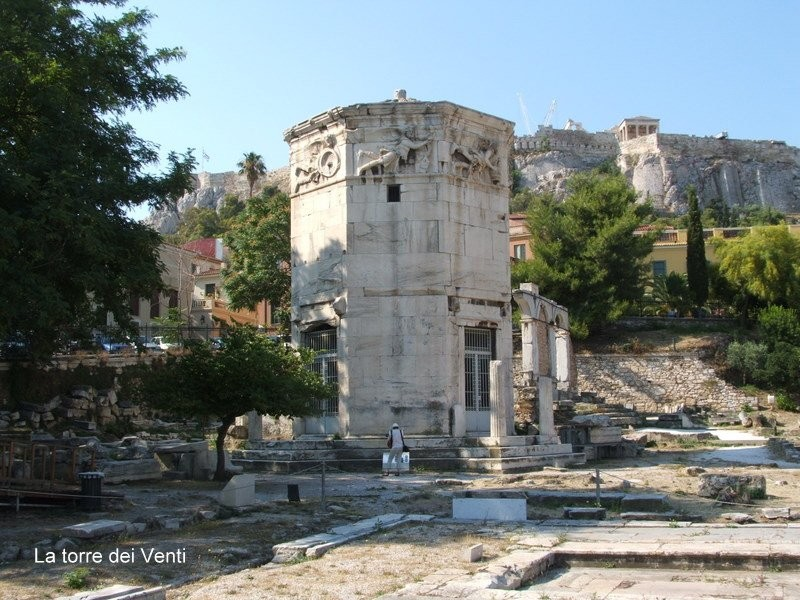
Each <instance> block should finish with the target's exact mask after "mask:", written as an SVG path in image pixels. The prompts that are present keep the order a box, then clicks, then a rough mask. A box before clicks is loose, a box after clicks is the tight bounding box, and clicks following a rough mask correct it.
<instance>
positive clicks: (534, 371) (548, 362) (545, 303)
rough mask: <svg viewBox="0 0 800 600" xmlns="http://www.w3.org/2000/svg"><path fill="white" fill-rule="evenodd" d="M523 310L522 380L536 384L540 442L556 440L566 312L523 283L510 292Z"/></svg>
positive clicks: (564, 375)
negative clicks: (555, 399)
mask: <svg viewBox="0 0 800 600" xmlns="http://www.w3.org/2000/svg"><path fill="white" fill-rule="evenodd" d="M512 295H513V297H514V300H515V301H516V303H517V305H518V306H519V308H520V311H521V312H522V319H521V327H522V383H523V385H524V386H526V387H534V386H535V387H536V388H537V395H538V400H539V402H538V404H539V415H538V417H539V422H538V427H539V436H538V438H539V439H538V441H539V443H540V444H557V443H559V439H558V435H556V431H555V423H554V420H553V397H554V395H555V393H556V390H557V387H558V385H562V386H567V387H568V386H569V383H570V381H569V378H570V372H571V369H570V364H569V361H570V356H571V353H570V351H569V343H570V337H569V312H568V311H567V309H566V308H564V307H563V306H561V305H559V304H556V303H555V302H553V301H552V300H548V299H547V298H544V297H543V296H540V295H539V288H538V287H537V286H536V285H534V284H532V283H523V284H521V285H520V288H519V289H518V290H514V291H513V292H512Z"/></svg>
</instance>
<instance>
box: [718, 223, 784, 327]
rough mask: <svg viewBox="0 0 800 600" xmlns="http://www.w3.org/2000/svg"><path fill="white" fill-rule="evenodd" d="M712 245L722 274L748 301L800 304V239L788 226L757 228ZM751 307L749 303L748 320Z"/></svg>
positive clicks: (745, 313)
mask: <svg viewBox="0 0 800 600" xmlns="http://www.w3.org/2000/svg"><path fill="white" fill-rule="evenodd" d="M713 243H714V247H715V250H716V254H717V258H718V260H719V272H720V274H721V275H722V276H723V277H725V279H727V280H728V281H729V282H730V283H731V284H732V285H733V286H734V287H735V288H738V289H739V290H741V291H742V292H743V293H744V294H746V297H747V298H748V299H755V300H756V301H759V302H761V303H763V304H767V305H768V304H779V305H782V306H790V305H793V306H796V305H797V304H798V302H800V239H798V238H796V237H795V236H793V235H792V234H791V233H790V232H789V230H788V229H787V228H786V226H784V225H776V226H771V227H754V228H753V229H752V230H751V231H750V232H749V233H748V234H747V235H744V236H742V237H737V238H730V239H719V238H716V239H715V240H714V242H713ZM748 307H749V302H748V303H747V304H746V305H745V307H744V309H743V316H744V318H745V319H746V318H747V317H748Z"/></svg>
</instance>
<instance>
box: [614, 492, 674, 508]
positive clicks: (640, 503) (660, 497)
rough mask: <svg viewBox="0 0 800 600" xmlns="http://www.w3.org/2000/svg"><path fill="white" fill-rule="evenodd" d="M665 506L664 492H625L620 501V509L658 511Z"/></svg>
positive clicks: (665, 496)
mask: <svg viewBox="0 0 800 600" xmlns="http://www.w3.org/2000/svg"><path fill="white" fill-rule="evenodd" d="M665 508H667V495H666V494H626V495H625V496H623V497H622V500H621V501H620V510H624V511H658V510H664V509H665Z"/></svg>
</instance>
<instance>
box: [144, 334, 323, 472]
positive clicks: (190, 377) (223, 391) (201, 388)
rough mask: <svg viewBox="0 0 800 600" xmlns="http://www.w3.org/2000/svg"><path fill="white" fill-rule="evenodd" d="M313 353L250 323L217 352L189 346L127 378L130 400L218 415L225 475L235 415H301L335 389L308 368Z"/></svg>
mask: <svg viewBox="0 0 800 600" xmlns="http://www.w3.org/2000/svg"><path fill="white" fill-rule="evenodd" d="M312 360H313V353H311V352H310V351H307V350H304V349H300V350H295V349H293V348H290V347H286V346H285V345H284V344H282V343H278V342H274V341H272V340H270V339H269V338H268V337H267V336H265V335H262V334H259V333H257V332H256V331H255V330H254V329H253V328H251V327H234V328H232V329H231V330H230V333H229V335H228V336H227V337H226V338H225V344H224V345H223V346H222V348H221V349H220V350H218V351H215V350H212V348H211V347H210V345H209V344H207V343H200V344H195V345H193V346H192V347H191V349H190V350H189V352H188V353H186V354H185V355H183V356H168V357H167V358H166V359H165V361H163V362H162V363H160V364H155V365H153V368H152V369H146V370H145V369H143V370H141V371H140V372H139V374H138V378H137V379H136V380H134V381H131V382H130V384H129V385H130V388H129V389H130V393H131V395H132V397H133V398H134V399H136V400H137V401H139V402H142V403H145V404H148V405H149V406H152V407H153V408H157V409H160V410H164V411H167V412H169V413H170V414H173V415H176V416H182V417H186V418H199V419H201V420H204V421H206V422H207V421H209V420H211V419H218V420H219V421H220V424H219V426H218V427H217V437H216V445H217V469H216V472H215V474H214V479H216V480H217V481H223V480H224V479H225V438H226V437H227V435H228V429H230V427H231V425H233V423H234V421H235V420H236V417H238V416H239V415H243V414H246V413H248V412H250V411H252V410H254V411H256V412H258V413H259V414H269V415H274V416H278V415H283V416H287V417H299V416H305V415H311V414H314V413H315V403H314V399H315V398H325V397H328V396H330V395H331V394H332V393H336V391H335V390H332V389H331V387H330V386H327V385H325V383H324V382H323V381H322V378H321V377H320V376H319V375H317V374H316V373H313V372H312V371H311V370H310V369H309V368H308V367H309V365H310V364H311V361H312Z"/></svg>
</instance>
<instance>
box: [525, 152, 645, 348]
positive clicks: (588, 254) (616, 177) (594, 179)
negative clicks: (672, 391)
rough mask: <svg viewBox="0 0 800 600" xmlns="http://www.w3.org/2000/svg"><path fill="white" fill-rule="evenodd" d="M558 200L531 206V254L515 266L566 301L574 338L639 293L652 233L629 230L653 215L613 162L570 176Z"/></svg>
mask: <svg viewBox="0 0 800 600" xmlns="http://www.w3.org/2000/svg"><path fill="white" fill-rule="evenodd" d="M567 189H568V196H567V198H566V199H565V200H564V202H563V203H561V202H558V201H556V200H554V199H553V197H552V196H549V195H542V196H538V197H537V198H536V199H535V200H534V202H533V205H532V206H531V209H530V210H529V211H528V219H527V221H528V229H529V230H530V232H531V244H532V246H533V249H534V251H533V254H534V257H533V259H532V260H530V261H523V262H520V263H517V264H516V265H514V267H513V268H512V280H513V281H514V282H515V283H519V282H520V281H522V280H524V279H527V280H528V281H533V282H535V283H537V284H538V285H539V287H540V289H541V291H542V293H543V294H544V295H545V296H547V297H549V298H552V299H553V300H555V301H556V302H558V303H559V304H562V305H564V306H566V307H567V308H568V309H569V311H570V323H571V326H572V330H573V333H574V334H575V335H576V336H586V335H588V334H589V333H590V332H594V331H597V330H599V329H600V328H601V327H602V326H603V324H605V323H607V322H609V321H613V320H615V319H616V318H618V317H619V316H621V315H622V314H623V312H624V311H625V309H626V308H627V306H628V305H629V303H631V302H634V301H636V300H639V299H640V298H641V297H642V294H643V291H644V284H645V282H646V272H647V269H648V266H647V265H646V263H645V258H646V257H647V255H648V254H649V253H650V251H651V250H652V247H653V236H652V235H651V234H646V235H641V236H640V235H634V231H635V230H636V228H637V227H638V226H639V225H640V224H641V223H642V222H643V221H644V220H645V219H646V218H647V217H648V216H649V215H650V212H651V210H650V207H649V205H646V204H637V202H636V193H635V192H634V191H633V189H632V188H631V187H630V186H629V185H628V182H627V180H626V179H625V176H624V175H622V174H620V173H619V171H618V170H617V171H614V170H613V169H611V168H610V167H606V168H604V169H595V170H593V171H591V172H589V173H579V174H576V175H573V176H572V177H571V178H570V180H569V181H568V187H567Z"/></svg>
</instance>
